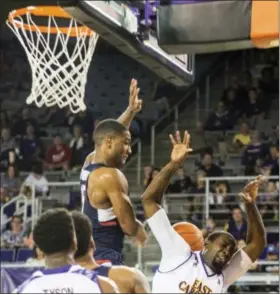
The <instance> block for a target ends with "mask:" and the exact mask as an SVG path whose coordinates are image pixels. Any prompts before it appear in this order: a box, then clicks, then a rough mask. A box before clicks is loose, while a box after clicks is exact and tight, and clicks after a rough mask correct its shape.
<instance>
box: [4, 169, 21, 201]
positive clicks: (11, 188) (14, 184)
mask: <svg viewBox="0 0 280 295" xmlns="http://www.w3.org/2000/svg"><path fill="white" fill-rule="evenodd" d="M20 186H21V181H20V178H19V172H18V169H17V168H16V167H15V166H14V165H10V166H9V167H8V169H7V173H6V175H5V176H4V177H3V178H2V176H1V187H2V188H3V189H4V192H5V194H6V196H8V198H9V199H11V198H12V197H14V196H16V195H17V194H18V193H19V190H20Z"/></svg>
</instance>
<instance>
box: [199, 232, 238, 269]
mask: <svg viewBox="0 0 280 295" xmlns="http://www.w3.org/2000/svg"><path fill="white" fill-rule="evenodd" d="M236 250H237V246H236V241H235V239H234V237H233V236H232V235H231V234H229V233H227V232H214V233H212V234H210V235H209V236H208V238H207V240H206V242H205V249H204V253H203V258H204V260H205V262H206V264H207V265H208V266H209V267H210V268H211V269H212V270H214V271H215V272H216V273H221V272H222V270H223V268H224V267H225V266H226V265H227V264H228V262H229V261H230V260H231V258H232V256H233V254H234V253H235V252H236Z"/></svg>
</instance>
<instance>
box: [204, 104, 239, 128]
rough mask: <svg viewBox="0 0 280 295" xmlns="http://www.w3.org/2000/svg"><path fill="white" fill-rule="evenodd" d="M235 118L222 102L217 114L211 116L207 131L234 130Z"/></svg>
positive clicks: (206, 125)
mask: <svg viewBox="0 0 280 295" xmlns="http://www.w3.org/2000/svg"><path fill="white" fill-rule="evenodd" d="M233 123H234V120H233V116H232V114H231V113H230V111H229V110H228V109H227V108H226V107H225V104H224V103H223V102H222V101H220V102H219V103H218V106H217V110H216V111H215V113H213V114H211V115H210V116H209V118H208V120H207V122H206V124H205V130H209V131H226V130H230V129H232V128H233Z"/></svg>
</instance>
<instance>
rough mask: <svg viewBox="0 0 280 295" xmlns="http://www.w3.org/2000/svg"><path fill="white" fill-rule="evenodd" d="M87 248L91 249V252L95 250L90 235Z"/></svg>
mask: <svg viewBox="0 0 280 295" xmlns="http://www.w3.org/2000/svg"><path fill="white" fill-rule="evenodd" d="M89 249H90V250H92V251H93V252H94V251H95V243H94V240H93V238H92V237H91V238H90V242H89Z"/></svg>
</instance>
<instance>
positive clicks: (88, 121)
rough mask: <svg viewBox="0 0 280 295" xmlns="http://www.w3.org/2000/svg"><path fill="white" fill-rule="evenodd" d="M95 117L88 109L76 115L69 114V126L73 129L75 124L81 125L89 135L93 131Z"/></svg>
mask: <svg viewBox="0 0 280 295" xmlns="http://www.w3.org/2000/svg"><path fill="white" fill-rule="evenodd" d="M93 122H94V121H93V118H92V116H91V114H90V113H89V112H88V111H84V112H79V113H78V114H76V115H73V114H72V113H70V114H68V126H69V127H70V129H71V131H72V128H73V127H74V126H75V125H79V126H81V129H82V130H83V131H84V132H85V133H86V134H88V135H91V134H92V132H93Z"/></svg>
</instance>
